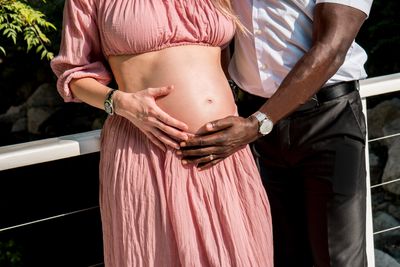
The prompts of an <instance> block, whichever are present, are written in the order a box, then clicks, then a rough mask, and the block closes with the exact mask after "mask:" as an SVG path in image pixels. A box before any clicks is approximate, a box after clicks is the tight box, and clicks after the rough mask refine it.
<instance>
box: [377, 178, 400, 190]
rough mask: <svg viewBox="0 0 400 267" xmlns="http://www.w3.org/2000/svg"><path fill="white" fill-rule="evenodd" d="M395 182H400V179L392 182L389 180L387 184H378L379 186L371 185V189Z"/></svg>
mask: <svg viewBox="0 0 400 267" xmlns="http://www.w3.org/2000/svg"><path fill="white" fill-rule="evenodd" d="M395 182H400V178H398V179H394V180H390V181H387V182H383V183H380V184H374V185H371V189H372V188H375V187H379V186H382V185H387V184H392V183H395Z"/></svg>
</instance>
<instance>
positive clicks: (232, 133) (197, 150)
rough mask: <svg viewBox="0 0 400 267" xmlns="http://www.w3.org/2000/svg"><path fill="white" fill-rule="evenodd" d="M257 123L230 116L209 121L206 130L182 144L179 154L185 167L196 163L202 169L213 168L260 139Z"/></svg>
mask: <svg viewBox="0 0 400 267" xmlns="http://www.w3.org/2000/svg"><path fill="white" fill-rule="evenodd" d="M258 136H259V135H258V123H257V122H255V121H254V120H250V119H246V118H242V117H237V116H229V117H226V118H224V119H221V120H216V121H213V122H209V123H207V124H206V125H205V126H204V131H203V132H202V133H201V134H199V135H195V136H192V137H189V139H188V140H186V141H183V142H181V143H180V146H181V149H180V150H178V151H177V154H178V155H181V156H182V163H183V164H194V165H196V166H197V167H198V168H199V170H203V169H205V168H208V167H211V166H213V165H215V164H217V163H218V162H220V161H222V160H223V159H225V158H227V157H228V156H230V155H232V154H233V153H235V152H236V151H238V150H239V149H241V148H243V147H244V146H246V145H247V144H249V143H251V142H253V141H254V140H256V139H257V137H258Z"/></svg>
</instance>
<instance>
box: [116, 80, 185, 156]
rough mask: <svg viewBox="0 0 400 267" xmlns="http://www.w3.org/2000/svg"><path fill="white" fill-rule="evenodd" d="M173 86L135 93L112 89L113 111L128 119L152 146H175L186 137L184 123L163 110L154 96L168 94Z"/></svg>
mask: <svg viewBox="0 0 400 267" xmlns="http://www.w3.org/2000/svg"><path fill="white" fill-rule="evenodd" d="M172 90H173V86H166V87H159V88H147V89H145V90H141V91H138V92H135V93H126V92H123V91H116V92H115V94H114V97H113V102H114V103H115V112H116V114H118V115H121V116H123V117H125V118H126V119H128V120H129V121H131V122H132V123H133V124H134V125H135V126H136V127H138V128H139V129H140V130H141V131H142V132H143V133H144V134H145V135H146V136H147V137H148V138H149V139H150V140H151V141H152V142H153V143H154V144H155V145H157V146H158V147H159V148H161V149H162V150H163V151H165V150H166V145H167V146H170V147H173V148H175V149H179V142H180V141H184V140H187V139H188V135H187V133H185V132H186V131H187V130H188V126H187V125H186V124H185V123H183V122H181V121H178V120H176V119H174V118H173V117H171V116H170V115H168V114H167V113H166V112H164V111H163V110H162V109H161V108H159V107H158V106H157V103H156V99H157V98H159V97H163V96H166V95H168V94H169V93H170V92H171V91H172Z"/></svg>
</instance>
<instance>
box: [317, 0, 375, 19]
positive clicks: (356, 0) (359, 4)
mask: <svg viewBox="0 0 400 267" xmlns="http://www.w3.org/2000/svg"><path fill="white" fill-rule="evenodd" d="M372 1H373V0H317V1H316V3H317V4H320V3H335V4H342V5H346V6H351V7H354V8H357V9H359V10H361V11H362V12H364V13H365V14H366V15H367V17H368V16H369V12H370V11H371V6H372Z"/></svg>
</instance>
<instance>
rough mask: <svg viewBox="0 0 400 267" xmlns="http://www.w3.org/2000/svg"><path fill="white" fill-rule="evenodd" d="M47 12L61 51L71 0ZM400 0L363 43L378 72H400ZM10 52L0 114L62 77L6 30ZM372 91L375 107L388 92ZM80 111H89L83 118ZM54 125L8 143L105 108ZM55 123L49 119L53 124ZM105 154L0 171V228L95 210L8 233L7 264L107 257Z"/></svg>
mask: <svg viewBox="0 0 400 267" xmlns="http://www.w3.org/2000/svg"><path fill="white" fill-rule="evenodd" d="M31 3H32V4H33V5H34V6H36V7H37V8H38V9H40V10H41V11H43V12H44V13H45V14H46V15H47V18H48V20H49V21H51V22H52V23H53V24H55V26H56V27H57V29H58V30H57V31H54V32H48V33H47V34H48V36H49V37H50V39H51V40H52V41H53V43H52V44H51V45H50V47H49V49H50V50H51V51H53V52H55V53H56V52H57V51H58V46H59V40H60V29H61V18H62V7H63V3H64V1H63V0H54V1H47V3H46V4H43V3H42V2H40V1H32V2H31ZM399 6H400V1H397V0H389V1H384V0H375V1H374V4H373V7H372V10H371V14H370V17H369V18H368V20H367V21H366V22H365V24H364V26H363V27H362V29H361V32H360V34H359V36H358V38H357V42H358V43H359V44H360V45H361V46H362V47H363V48H365V50H366V51H367V53H368V56H369V60H368V62H367V64H366V69H367V73H368V74H369V76H370V77H375V76H380V75H387V74H392V73H397V72H400V66H399V62H400V52H399V48H400V37H399V33H400V21H399V19H398V16H399V15H398V13H399V12H400V8H399ZM0 44H1V45H2V46H3V47H5V48H6V50H7V55H6V56H4V55H1V54H0V114H2V113H4V112H6V111H7V110H8V109H9V108H10V107H11V106H18V105H20V104H21V103H23V102H24V101H26V99H27V98H28V97H29V96H30V95H31V94H32V93H33V92H34V91H35V90H36V88H37V87H38V86H40V85H41V84H44V83H49V84H53V85H54V84H55V77H54V75H53V73H52V72H51V70H50V67H49V62H48V61H46V60H40V57H39V56H38V55H37V54H36V53H35V52H34V51H31V52H29V53H26V52H25V49H24V48H23V46H22V45H14V44H12V43H11V42H10V41H9V40H8V39H6V38H4V37H3V36H2V35H1V34H0ZM396 94H397V95H393V94H391V95H390V96H380V97H374V98H371V99H370V100H369V102H368V106H369V107H373V106H375V105H377V104H378V103H380V102H381V101H383V100H385V98H389V97H390V98H393V97H399V94H398V93H396ZM77 118H81V119H80V120H77ZM50 119H51V122H52V123H51V127H49V126H43V127H42V129H40V132H39V133H35V134H32V133H29V132H18V133H10V127H11V125H10V124H7V123H3V124H1V123H0V146H2V145H8V144H14V143H20V142H26V141H31V140H36V139H42V138H48V137H54V136H61V135H66V134H71V133H77V132H84V131H90V130H93V129H98V128H100V127H101V123H98V124H93V123H92V121H94V120H96V119H100V121H101V120H102V119H104V113H103V112H100V111H98V110H95V109H94V108H91V107H89V106H87V105H83V104H76V103H68V104H66V103H63V104H61V107H60V109H59V110H58V111H57V112H56V113H55V114H54V115H52V117H51V118H50ZM47 125H49V124H47ZM98 159H99V154H98V153H94V154H90V155H86V156H81V157H77V158H70V159H65V160H59V161H55V162H51V163H43V164H38V165H34V166H27V167H23V168H17V169H13V170H8V171H1V172H0V229H3V228H6V227H10V226H13V225H18V224H22V223H25V222H29V221H34V220H38V219H42V218H46V217H51V216H55V215H60V214H65V213H69V212H74V211H77V210H82V209H88V208H90V209H89V210H87V211H84V212H79V213H75V214H71V215H68V216H63V217H60V218H55V219H53V220H48V221H44V222H40V223H36V224H32V225H28V226H24V227H19V228H15V229H11V230H6V231H1V232H0V267H8V266H13V267H18V266H91V265H96V264H97V263H101V262H102V240H101V225H100V215H99V210H98V208H96V207H97V206H98V180H97V179H98V169H97V163H98Z"/></svg>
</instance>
